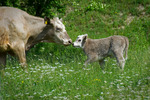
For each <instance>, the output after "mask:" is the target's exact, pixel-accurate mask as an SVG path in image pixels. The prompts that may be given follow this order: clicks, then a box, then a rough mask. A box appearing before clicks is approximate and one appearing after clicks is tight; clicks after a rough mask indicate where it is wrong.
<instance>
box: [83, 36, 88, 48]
mask: <svg viewBox="0 0 150 100" xmlns="http://www.w3.org/2000/svg"><path fill="white" fill-rule="evenodd" d="M87 37H88V35H87V34H85V35H84V37H83V41H82V47H83V45H84V43H85V42H86V39H87Z"/></svg>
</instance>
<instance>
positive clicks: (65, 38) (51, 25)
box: [44, 17, 72, 45]
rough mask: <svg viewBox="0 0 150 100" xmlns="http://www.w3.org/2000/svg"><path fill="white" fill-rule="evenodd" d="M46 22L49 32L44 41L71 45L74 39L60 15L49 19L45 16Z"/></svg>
mask: <svg viewBox="0 0 150 100" xmlns="http://www.w3.org/2000/svg"><path fill="white" fill-rule="evenodd" d="M44 22H45V24H46V30H47V34H46V36H45V39H44V41H46V42H54V43H57V44H63V45H70V44H71V43H72V40H71V39H70V37H69V35H68V34H67V31H66V29H65V26H64V24H63V23H62V20H61V19H59V18H58V17H56V18H53V19H49V18H48V17H45V18H44Z"/></svg>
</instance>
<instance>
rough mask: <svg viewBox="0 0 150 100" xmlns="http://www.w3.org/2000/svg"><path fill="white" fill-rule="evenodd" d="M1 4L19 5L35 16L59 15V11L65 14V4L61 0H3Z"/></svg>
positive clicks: (18, 6)
mask: <svg viewBox="0 0 150 100" xmlns="http://www.w3.org/2000/svg"><path fill="white" fill-rule="evenodd" d="M0 5H1V6H11V7H17V8H20V9H22V10H25V11H27V12H28V13H29V14H31V15H35V16H41V17H44V16H48V17H51V18H52V17H54V16H57V13H63V14H65V5H63V4H62V3H61V0H44V1H43V0H2V1H1V2H0Z"/></svg>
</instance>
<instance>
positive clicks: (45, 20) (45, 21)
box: [44, 16, 50, 24]
mask: <svg viewBox="0 0 150 100" xmlns="http://www.w3.org/2000/svg"><path fill="white" fill-rule="evenodd" d="M44 24H50V19H49V18H48V17H46V16H45V17H44Z"/></svg>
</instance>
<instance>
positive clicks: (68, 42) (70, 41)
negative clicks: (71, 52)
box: [64, 39, 72, 46]
mask: <svg viewBox="0 0 150 100" xmlns="http://www.w3.org/2000/svg"><path fill="white" fill-rule="evenodd" d="M71 44H72V40H71V39H69V40H67V41H64V45H65V46H68V45H71Z"/></svg>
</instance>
